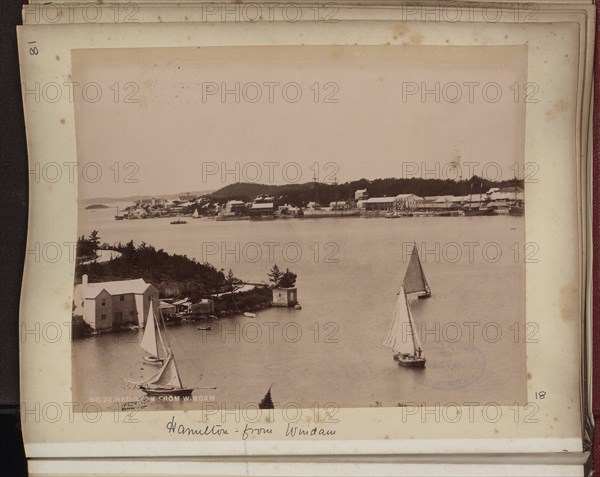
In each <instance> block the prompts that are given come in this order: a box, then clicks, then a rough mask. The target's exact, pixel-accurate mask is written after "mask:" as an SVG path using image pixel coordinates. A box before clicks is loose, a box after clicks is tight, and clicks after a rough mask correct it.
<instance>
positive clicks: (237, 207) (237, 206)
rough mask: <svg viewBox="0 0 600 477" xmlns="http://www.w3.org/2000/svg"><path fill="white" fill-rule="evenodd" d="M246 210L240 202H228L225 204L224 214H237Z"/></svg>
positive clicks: (244, 205)
mask: <svg viewBox="0 0 600 477" xmlns="http://www.w3.org/2000/svg"><path fill="white" fill-rule="evenodd" d="M245 210H246V204H245V203H244V202H243V201H241V200H230V201H229V202H227V204H225V212H227V213H232V214H235V213H238V212H240V213H241V212H244V211H245Z"/></svg>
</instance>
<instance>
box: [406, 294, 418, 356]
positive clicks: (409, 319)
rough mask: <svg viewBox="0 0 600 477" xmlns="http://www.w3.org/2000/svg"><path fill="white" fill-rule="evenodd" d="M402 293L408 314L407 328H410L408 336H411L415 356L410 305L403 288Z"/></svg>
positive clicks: (413, 328) (415, 349)
mask: <svg viewBox="0 0 600 477" xmlns="http://www.w3.org/2000/svg"><path fill="white" fill-rule="evenodd" d="M402 293H404V303H405V304H406V312H407V313H408V326H410V336H411V338H412V342H413V350H414V356H417V342H416V339H415V324H414V322H413V319H412V313H411V311H410V305H409V304H408V297H407V296H406V292H405V291H404V288H402ZM419 349H420V346H419Z"/></svg>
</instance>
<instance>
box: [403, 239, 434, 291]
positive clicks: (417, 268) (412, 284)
mask: <svg viewBox="0 0 600 477" xmlns="http://www.w3.org/2000/svg"><path fill="white" fill-rule="evenodd" d="M404 291H405V292H406V293H415V292H426V293H427V292H429V285H428V284H427V279H426V278H425V272H423V267H422V266H421V260H420V259H419V251H418V250H417V245H416V244H415V245H414V247H413V250H412V254H411V256H410V260H409V262H408V267H407V268H406V274H405V275H404Z"/></svg>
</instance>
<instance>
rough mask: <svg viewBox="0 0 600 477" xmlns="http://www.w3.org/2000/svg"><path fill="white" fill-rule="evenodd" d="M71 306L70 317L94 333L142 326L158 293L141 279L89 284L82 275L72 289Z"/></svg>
mask: <svg viewBox="0 0 600 477" xmlns="http://www.w3.org/2000/svg"><path fill="white" fill-rule="evenodd" d="M73 302H74V310H73V314H74V315H76V316H81V317H83V320H84V321H85V322H86V323H87V324H88V325H89V326H90V327H91V328H92V329H94V330H107V329H111V328H118V327H120V326H123V325H137V326H143V325H144V322H145V319H146V317H147V316H148V311H149V309H150V306H151V304H152V303H155V304H158V290H157V289H156V288H154V287H153V286H152V285H151V284H149V283H146V282H145V281H144V280H143V279H142V278H138V279H137V280H119V281H112V282H97V283H89V282H88V276H87V275H83V277H82V282H81V284H79V285H76V286H75V290H74V292H73ZM154 311H155V312H156V313H158V310H154Z"/></svg>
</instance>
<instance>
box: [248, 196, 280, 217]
mask: <svg viewBox="0 0 600 477" xmlns="http://www.w3.org/2000/svg"><path fill="white" fill-rule="evenodd" d="M248 212H249V213H250V215H254V216H258V215H273V213H274V212H275V199H273V197H268V196H266V195H261V196H258V197H257V198H256V199H254V201H253V202H252V205H251V206H250V209H249V211H248Z"/></svg>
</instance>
